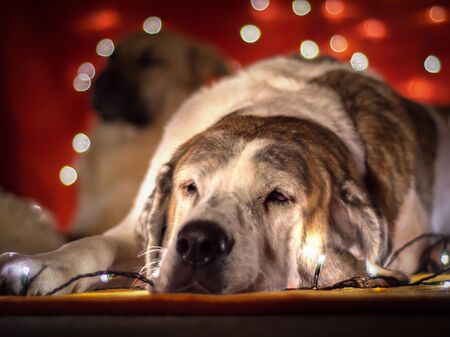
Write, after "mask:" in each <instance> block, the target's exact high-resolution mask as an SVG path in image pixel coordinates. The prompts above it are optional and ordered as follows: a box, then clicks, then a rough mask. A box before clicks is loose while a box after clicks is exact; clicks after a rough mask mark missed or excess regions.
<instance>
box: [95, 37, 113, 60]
mask: <svg viewBox="0 0 450 337" xmlns="http://www.w3.org/2000/svg"><path fill="white" fill-rule="evenodd" d="M96 51H97V54H98V55H100V56H103V57H108V56H111V54H112V53H113V52H114V42H113V41H112V40H111V39H103V40H101V41H100V42H99V43H97V48H96Z"/></svg>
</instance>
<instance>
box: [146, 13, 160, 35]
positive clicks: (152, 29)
mask: <svg viewBox="0 0 450 337" xmlns="http://www.w3.org/2000/svg"><path fill="white" fill-rule="evenodd" d="M142 28H143V29H144V32H146V33H148V34H152V35H153V34H158V33H159V32H160V31H161V28H162V21H161V19H160V18H159V17H157V16H151V17H149V18H147V19H145V21H144V24H143V25H142Z"/></svg>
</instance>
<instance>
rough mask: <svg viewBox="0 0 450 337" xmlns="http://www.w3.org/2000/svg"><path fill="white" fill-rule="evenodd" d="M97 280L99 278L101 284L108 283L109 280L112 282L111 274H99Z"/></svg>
mask: <svg viewBox="0 0 450 337" xmlns="http://www.w3.org/2000/svg"><path fill="white" fill-rule="evenodd" d="M99 278H100V281H102V282H103V283H108V282H109V281H110V280H112V275H111V274H101V275H100V277H99Z"/></svg>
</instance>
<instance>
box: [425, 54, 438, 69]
mask: <svg viewBox="0 0 450 337" xmlns="http://www.w3.org/2000/svg"><path fill="white" fill-rule="evenodd" d="M423 66H424V68H425V70H426V71H428V72H429V73H431V74H437V73H438V72H440V71H441V61H440V60H439V59H438V58H437V57H436V56H434V55H429V56H428V57H427V58H426V59H425V61H424V62H423Z"/></svg>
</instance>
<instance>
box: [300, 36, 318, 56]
mask: <svg viewBox="0 0 450 337" xmlns="http://www.w3.org/2000/svg"><path fill="white" fill-rule="evenodd" d="M300 54H301V55H302V56H303V57H304V58H305V59H309V60H310V59H313V58H316V57H317V56H319V46H318V45H317V43H315V42H314V41H312V40H305V41H303V42H302V43H301V44H300Z"/></svg>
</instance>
